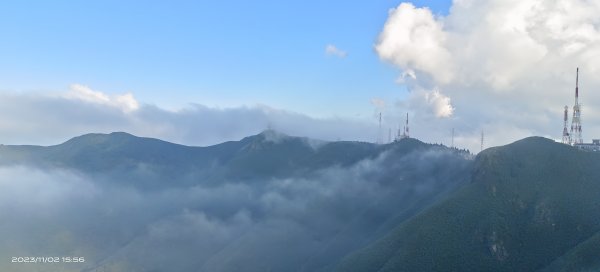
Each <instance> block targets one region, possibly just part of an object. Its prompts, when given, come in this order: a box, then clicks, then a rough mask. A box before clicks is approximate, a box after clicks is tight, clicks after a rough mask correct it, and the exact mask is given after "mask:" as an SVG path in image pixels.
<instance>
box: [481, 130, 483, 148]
mask: <svg viewBox="0 0 600 272" xmlns="http://www.w3.org/2000/svg"><path fill="white" fill-rule="evenodd" d="M481 151H483V130H482V131H481Z"/></svg>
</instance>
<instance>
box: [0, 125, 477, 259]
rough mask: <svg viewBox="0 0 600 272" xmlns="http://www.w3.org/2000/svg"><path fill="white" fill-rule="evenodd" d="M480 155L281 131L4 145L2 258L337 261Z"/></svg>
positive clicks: (446, 187) (459, 175) (462, 177)
mask: <svg viewBox="0 0 600 272" xmlns="http://www.w3.org/2000/svg"><path fill="white" fill-rule="evenodd" d="M471 162H472V155H470V154H468V153H466V152H464V151H459V150H456V149H450V148H446V147H443V146H439V145H430V144H425V143H422V142H420V141H418V140H414V139H405V140H402V141H400V142H396V143H393V144H388V145H375V144H370V143H361V142H323V141H318V140H313V139H308V138H299V137H291V136H286V135H283V134H281V133H278V132H275V131H272V130H269V131H265V132H263V133H261V134H259V135H255V136H250V137H246V138H244V139H242V140H240V141H234V142H226V143H223V144H219V145H215V146H210V147H190V146H182V145H177V144H172V143H168V142H164V141H160V140H157V139H150V138H140V137H136V136H133V135H129V134H126V133H111V134H88V135H83V136H80V137H76V138H73V139H71V140H69V141H67V142H65V143H63V144H59V145H55V146H47V147H42V146H0V165H2V167H0V172H1V173H0V189H1V190H0V191H1V193H0V214H2V215H3V218H10V220H6V221H3V224H2V225H0V234H2V236H0V237H2V238H0V242H1V244H2V245H3V246H2V247H0V256H3V258H5V259H9V258H10V257H11V256H54V255H57V256H83V257H85V260H86V262H85V263H84V264H56V265H55V264H9V263H3V264H2V267H0V268H1V269H2V270H10V271H32V270H35V269H42V270H45V269H48V268H49V267H51V268H56V269H63V270H64V271H95V269H100V271H241V270H243V271H269V270H271V271H331V270H333V269H334V268H335V266H336V265H337V264H338V262H339V260H341V258H343V257H344V256H346V255H347V254H349V253H351V252H352V251H354V250H358V249H360V248H361V247H363V246H365V245H367V244H368V243H370V242H371V241H373V240H375V239H377V238H379V237H382V236H383V235H384V234H386V233H387V232H388V231H389V230H391V229H392V228H394V227H395V226H396V225H398V224H399V223H401V222H404V221H405V220H407V219H409V218H411V217H412V216H414V215H415V214H417V213H418V212H420V211H421V210H423V209H424V208H426V207H428V206H429V205H431V204H433V203H434V202H436V201H437V200H438V199H441V198H444V197H445V196H446V195H448V194H449V193H451V192H453V191H454V190H455V189H456V188H458V187H459V186H461V185H462V184H465V182H467V177H468V173H469V172H470V168H471Z"/></svg>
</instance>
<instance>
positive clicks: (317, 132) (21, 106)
mask: <svg viewBox="0 0 600 272" xmlns="http://www.w3.org/2000/svg"><path fill="white" fill-rule="evenodd" d="M365 104H366V103H365ZM0 115H1V116H3V118H2V120H1V121H0V143H2V144H42V145H44V144H45V145H51V144H58V143H61V142H63V141H66V140H68V139H70V138H72V137H74V136H79V135H82V134H86V133H92V132H99V133H109V132H114V131H124V132H128V133H131V134H135V135H138V136H146V137H154V138H159V139H162V140H166V141H171V142H175V143H180V144H186V145H200V146H206V145H213V144H217V143H222V142H225V141H230V140H239V139H242V138H244V137H246V136H249V135H254V134H258V133H260V132H261V131H263V130H265V129H267V128H268V127H271V128H273V129H275V130H277V131H280V132H283V133H286V134H289V135H299V136H307V137H311V138H315V139H322V140H359V141H368V142H372V141H374V140H375V138H376V135H377V130H376V127H377V126H376V123H375V122H374V121H373V120H367V121H365V120H360V119H355V120H353V119H349V118H339V117H331V118H313V117H310V116H308V115H304V114H301V113H295V112H291V111H286V110H281V109H275V108H272V107H269V106H266V105H250V106H240V107H231V108H214V107H207V106H204V105H201V104H190V105H189V106H187V107H185V108H182V109H179V110H176V111H172V110H165V109H163V108H161V107H159V106H155V105H148V104H143V103H140V102H138V101H137V100H136V99H135V98H134V97H133V95H132V94H130V93H128V94H123V95H112V96H111V95H107V94H105V93H103V92H100V91H96V90H93V89H91V88H89V87H86V86H83V85H80V84H73V85H72V86H71V89H70V90H69V91H68V92H65V93H59V94H40V93H0Z"/></svg>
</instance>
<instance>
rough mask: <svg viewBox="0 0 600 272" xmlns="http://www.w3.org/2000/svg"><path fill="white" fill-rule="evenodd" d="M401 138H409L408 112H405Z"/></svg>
mask: <svg viewBox="0 0 600 272" xmlns="http://www.w3.org/2000/svg"><path fill="white" fill-rule="evenodd" d="M402 138H410V134H409V130H408V112H407V113H406V124H405V125H404V133H402Z"/></svg>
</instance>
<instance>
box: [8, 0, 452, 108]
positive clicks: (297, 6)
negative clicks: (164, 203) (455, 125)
mask: <svg viewBox="0 0 600 272" xmlns="http://www.w3.org/2000/svg"><path fill="white" fill-rule="evenodd" d="M125 2H126V1H9V2H3V3H2V6H1V7H0V33H1V35H2V43H0V60H1V61H0V91H19V92H21V91H24V92H28V91H37V92H61V91H64V90H66V89H68V86H69V85H70V84H73V83H80V84H84V85H87V86H90V87H91V88H92V89H94V90H99V91H102V92H105V93H109V94H111V93H124V92H132V93H133V94H134V96H135V97H136V99H137V100H138V101H140V102H141V103H148V104H155V105H159V106H162V107H167V108H177V107H182V106H185V105H186V104H188V103H198V104H203V105H207V106H216V107H231V106H239V105H254V104H265V105H269V106H271V107H275V108H280V109H287V110H290V111H296V112H301V113H304V114H308V115H312V116H346V117H354V116H364V115H368V114H370V113H371V112H372V111H373V108H372V106H371V105H370V104H369V101H370V99H372V98H374V97H379V98H383V99H385V100H387V101H393V100H394V99H399V98H402V97H403V96H405V94H406V90H405V89H404V87H403V86H400V85H398V84H396V83H395V79H396V78H397V76H398V71H397V70H396V69H395V68H394V67H392V66H391V65H389V64H386V63H384V62H382V61H380V60H379V58H378V56H377V54H376V53H375V52H374V50H373V44H374V43H375V41H376V39H377V36H378V34H379V33H380V31H381V29H382V27H383V24H384V23H385V21H386V19H387V11H388V10H389V9H390V8H393V7H396V6H397V5H398V4H399V3H400V2H402V1H389V0H379V1H260V0H259V1H127V3H125ZM413 3H414V4H415V5H416V6H417V7H419V6H428V7H430V8H431V9H432V11H433V13H434V14H446V13H447V12H448V9H449V6H450V1H425V0H423V1H413ZM328 44H333V45H335V46H336V47H338V48H339V49H341V50H343V51H345V52H347V53H348V56H347V57H346V58H338V57H334V56H328V55H326V54H325V46H326V45H328Z"/></svg>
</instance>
